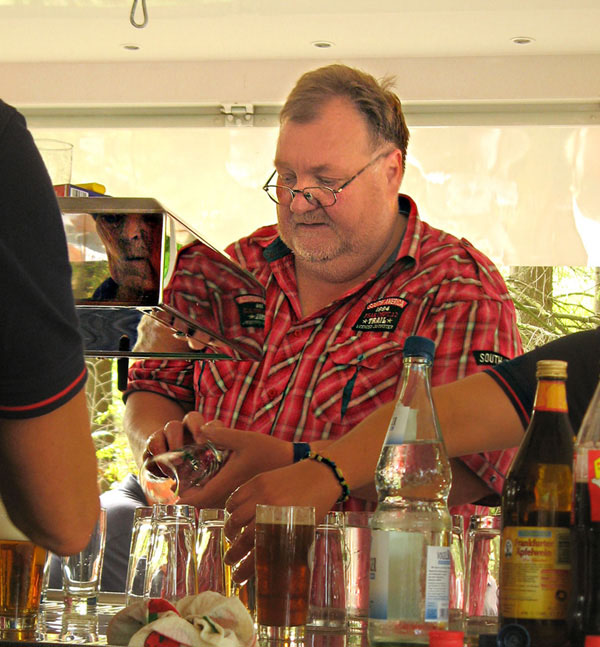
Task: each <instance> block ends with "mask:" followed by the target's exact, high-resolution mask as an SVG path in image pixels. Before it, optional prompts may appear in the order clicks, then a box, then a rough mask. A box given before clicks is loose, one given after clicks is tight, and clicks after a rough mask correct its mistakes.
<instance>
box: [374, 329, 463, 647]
mask: <svg viewBox="0 0 600 647" xmlns="http://www.w3.org/2000/svg"><path fill="white" fill-rule="evenodd" d="M434 350H435V346H434V344H433V342H432V341H431V340H430V339H426V338H424V337H409V338H408V339H407V340H406V344H405V346H404V364H403V369H402V376H401V388H400V395H399V397H398V401H397V403H396V407H395V409H394V414H393V416H392V420H391V421H390V425H389V428H388V432H387V436H386V439H385V442H384V445H383V449H382V451H381V455H380V457H379V462H378V464H377V469H376V472H375V485H376V488H377V493H378V499H379V502H378V504H377V508H376V510H375V512H374V514H373V518H372V521H371V573H370V577H371V580H370V591H369V598H370V599H369V626H368V634H369V643H370V644H371V645H378V644H403V645H406V644H427V641H428V635H429V632H430V631H431V630H433V629H447V626H448V608H449V591H450V547H449V546H450V533H451V518H450V513H449V511H448V493H449V491H450V483H451V479H452V475H451V470H450V462H449V460H448V456H447V453H446V448H445V445H444V441H443V439H442V435H441V433H440V428H439V423H438V419H437V415H436V413H435V409H434V406H433V401H432V398H431V389H430V374H431V367H432V362H433V355H434Z"/></svg>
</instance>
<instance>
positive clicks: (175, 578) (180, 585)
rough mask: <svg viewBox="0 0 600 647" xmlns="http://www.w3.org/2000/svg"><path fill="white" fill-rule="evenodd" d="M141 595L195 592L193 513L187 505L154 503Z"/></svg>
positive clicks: (169, 596) (166, 596)
mask: <svg viewBox="0 0 600 647" xmlns="http://www.w3.org/2000/svg"><path fill="white" fill-rule="evenodd" d="M150 543H151V548H150V557H149V559H148V565H147V568H146V580H145V584H144V597H145V598H164V599H165V600H168V601H169V602H174V601H176V600H180V599H181V598H183V597H185V596H186V595H194V594H196V593H197V591H198V585H197V579H196V578H197V573H196V553H195V548H196V515H195V509H194V507H193V506H190V505H155V506H154V511H153V513H152V534H151V539H150Z"/></svg>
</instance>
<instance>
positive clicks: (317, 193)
mask: <svg viewBox="0 0 600 647" xmlns="http://www.w3.org/2000/svg"><path fill="white" fill-rule="evenodd" d="M391 152H392V151H387V152H386V153H380V154H379V155H377V156H376V157H374V158H373V159H372V160H371V161H370V162H369V163H368V164H366V165H365V166H363V167H362V168H361V169H360V171H358V172H356V173H355V174H354V175H353V176H352V177H351V178H350V179H349V180H346V182H344V184H342V186H341V187H340V188H339V189H331V188H329V187H328V186H306V187H304V188H303V189H292V188H290V187H289V186H285V185H283V184H269V182H270V181H271V180H272V179H273V178H274V177H275V174H276V173H277V171H273V173H271V176H270V177H269V179H268V180H267V181H266V182H265V185H264V186H263V191H266V193H267V195H268V196H269V198H271V200H273V202H275V203H276V204H283V205H286V206H287V205H288V204H290V203H291V202H292V200H293V199H294V198H295V197H296V195H297V194H298V193H301V194H302V195H303V196H304V199H305V200H306V201H307V202H308V203H309V204H312V205H313V206H315V207H331V206H332V205H334V204H335V203H336V201H337V195H338V193H341V192H342V191H343V190H344V189H345V188H346V187H347V186H348V185H349V184H350V182H353V181H354V180H356V178H357V177H358V176H359V175H360V174H361V173H363V172H364V171H366V170H367V169H368V168H369V166H372V165H373V164H375V162H377V161H378V160H380V159H381V158H382V157H386V156H387V155H389V154H390V153H391Z"/></svg>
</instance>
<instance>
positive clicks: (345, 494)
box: [306, 451, 350, 503]
mask: <svg viewBox="0 0 600 647" xmlns="http://www.w3.org/2000/svg"><path fill="white" fill-rule="evenodd" d="M306 458H310V459H311V460H313V461H318V462H319V463H323V465H327V467H329V468H330V469H331V471H332V472H333V473H334V475H335V478H336V479H337V480H338V483H339V484H340V487H341V488H342V493H341V494H340V496H339V498H338V500H337V501H336V503H344V501H347V500H348V499H349V498H350V487H349V486H348V483H347V482H346V479H345V478H344V475H343V474H342V470H341V469H340V468H339V467H338V466H337V465H336V464H335V463H334V462H333V461H332V460H331V458H327V456H321V454H317V452H313V451H311V452H309V454H308V456H307V457H306Z"/></svg>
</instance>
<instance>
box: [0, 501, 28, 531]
mask: <svg viewBox="0 0 600 647" xmlns="http://www.w3.org/2000/svg"><path fill="white" fill-rule="evenodd" d="M0 539H8V540H10V541H29V539H28V538H27V537H26V536H25V535H24V534H23V533H22V532H21V531H20V530H19V529H18V528H17V527H16V526H15V525H14V523H13V522H12V521H11V520H10V517H9V516H8V512H6V508H5V507H4V502H3V501H2V499H0Z"/></svg>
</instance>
